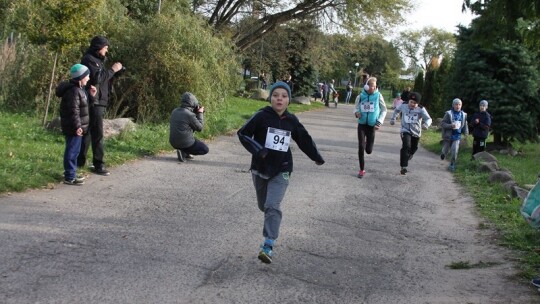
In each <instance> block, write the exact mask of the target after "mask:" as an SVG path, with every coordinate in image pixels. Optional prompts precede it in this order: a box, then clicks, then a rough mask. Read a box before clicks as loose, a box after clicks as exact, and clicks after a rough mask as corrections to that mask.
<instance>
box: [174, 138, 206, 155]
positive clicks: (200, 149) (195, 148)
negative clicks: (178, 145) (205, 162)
mask: <svg viewBox="0 0 540 304" xmlns="http://www.w3.org/2000/svg"><path fill="white" fill-rule="evenodd" d="M178 150H181V151H184V152H185V153H187V154H191V155H205V154H207V153H208V146H207V145H206V144H205V143H203V142H202V141H200V140H197V139H195V143H194V144H193V145H191V147H189V148H183V149H178Z"/></svg>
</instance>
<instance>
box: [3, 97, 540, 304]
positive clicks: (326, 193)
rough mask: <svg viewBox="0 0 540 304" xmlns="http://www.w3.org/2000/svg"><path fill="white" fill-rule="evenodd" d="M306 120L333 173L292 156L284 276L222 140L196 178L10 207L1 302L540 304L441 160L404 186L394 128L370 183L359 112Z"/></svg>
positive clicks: (131, 167)
mask: <svg viewBox="0 0 540 304" xmlns="http://www.w3.org/2000/svg"><path fill="white" fill-rule="evenodd" d="M299 117H300V119H301V121H302V122H303V123H304V124H305V125H306V127H307V128H308V130H309V131H310V133H311V134H312V136H313V137H314V139H315V140H316V142H317V144H318V146H319V148H320V150H321V151H322V154H323V156H324V157H325V159H326V164H325V165H323V166H316V165H315V164H314V163H313V162H312V161H311V160H309V159H308V158H307V157H306V156H305V155H304V154H302V153H301V151H300V150H299V149H298V148H297V147H296V146H293V147H292V149H293V150H294V151H293V154H294V157H295V169H296V170H295V172H294V173H293V174H292V178H291V183H290V187H289V190H288V193H287V195H286V199H285V201H284V203H283V208H284V219H283V222H282V230H281V237H280V239H279V240H278V244H277V246H276V248H275V249H276V255H275V258H274V263H272V264H271V265H266V264H262V263H260V262H259V261H258V260H257V258H256V255H257V252H258V246H259V244H260V242H261V241H262V236H261V232H262V219H263V216H262V213H261V212H260V211H259V210H258V209H257V207H256V203H255V193H254V190H253V187H252V184H251V177H250V173H249V172H248V168H249V160H250V157H249V155H248V153H247V152H246V151H245V150H244V148H243V147H242V146H241V145H240V143H239V142H238V139H237V137H236V135H234V136H222V137H219V138H217V139H215V140H213V141H212V142H210V143H209V146H210V153H209V154H208V155H206V156H203V157H197V158H196V159H195V160H193V161H189V162H187V163H182V164H180V163H177V162H176V159H175V154H174V153H169V154H164V155H159V156H156V157H151V158H147V159H144V160H141V161H136V162H133V163H129V164H126V165H124V166H120V167H117V168H113V169H112V174H111V176H109V177H101V176H97V175H91V176H89V178H88V179H87V182H86V184H85V185H84V186H82V187H75V186H68V185H63V184H59V185H57V187H56V188H55V189H52V190H35V191H29V192H26V193H21V194H13V195H9V196H3V197H0V244H2V246H0V260H1V261H2V263H0V303H17V304H19V303H381V304H382V303H384V304H388V303H490V304H491V303H505V304H506V303H539V302H540V297H539V296H538V293H537V291H536V290H535V289H533V288H532V287H530V286H529V285H528V284H526V283H524V282H520V281H519V278H516V277H515V273H516V270H515V269H514V268H513V265H512V264H511V262H510V261H512V257H511V256H510V255H509V253H508V252H507V251H505V250H504V249H503V248H501V247H497V246H494V245H492V244H490V241H489V240H490V239H491V238H492V236H493V234H492V232H491V231H489V230H485V229H479V223H480V222H481V221H482V220H481V219H479V218H478V216H477V215H476V214H475V211H474V206H473V202H472V200H471V198H470V197H469V196H468V195H467V194H466V193H464V192H463V189H461V188H460V187H459V186H458V185H457V184H456V183H454V182H453V179H452V175H451V174H450V173H449V172H447V171H446V170H445V168H446V163H445V162H443V161H441V160H439V158H438V155H435V154H433V153H430V152H427V151H425V150H423V149H420V150H419V151H418V152H417V154H416V155H415V156H414V159H413V160H412V161H411V164H410V173H409V174H407V175H406V176H402V175H400V174H399V160H398V153H399V148H400V146H401V143H400V140H399V135H398V127H397V126H390V125H389V124H388V123H386V124H385V125H384V126H383V128H382V129H381V130H380V131H379V132H378V133H377V138H376V143H375V149H374V153H373V154H372V155H369V156H367V161H366V162H367V165H366V176H365V178H363V179H358V178H356V173H357V171H358V161H357V156H356V153H357V152H356V146H357V139H356V125H355V120H354V119H353V117H352V106H340V107H339V108H337V109H334V108H328V109H323V110H320V111H312V112H309V113H302V114H300V115H299ZM164 140H166V139H164ZM59 166H60V165H59ZM456 262H469V263H471V264H475V263H480V262H483V263H487V264H490V265H491V266H490V267H486V268H473V269H463V270H452V269H450V268H448V265H450V264H452V263H456Z"/></svg>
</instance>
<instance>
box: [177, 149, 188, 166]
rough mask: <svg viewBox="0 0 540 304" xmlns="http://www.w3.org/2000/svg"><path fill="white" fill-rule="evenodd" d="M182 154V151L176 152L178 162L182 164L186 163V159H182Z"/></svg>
mask: <svg viewBox="0 0 540 304" xmlns="http://www.w3.org/2000/svg"><path fill="white" fill-rule="evenodd" d="M184 155H185V154H184V152H183V151H182V150H176V156H177V157H178V161H179V162H181V163H183V162H185V161H186V158H185V157H184Z"/></svg>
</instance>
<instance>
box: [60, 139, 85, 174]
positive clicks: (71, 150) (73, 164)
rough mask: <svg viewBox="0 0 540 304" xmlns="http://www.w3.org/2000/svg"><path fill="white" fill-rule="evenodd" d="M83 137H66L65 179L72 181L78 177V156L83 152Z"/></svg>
mask: <svg viewBox="0 0 540 304" xmlns="http://www.w3.org/2000/svg"><path fill="white" fill-rule="evenodd" d="M81 142H82V136H77V135H75V136H66V150H64V179H65V180H72V179H74V178H75V176H76V175H77V156H78V155H79V151H80V150H81Z"/></svg>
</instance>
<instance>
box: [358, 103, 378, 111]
mask: <svg viewBox="0 0 540 304" xmlns="http://www.w3.org/2000/svg"><path fill="white" fill-rule="evenodd" d="M360 106H361V107H362V112H375V105H374V104H373V103H371V102H363V103H362V104H361V105H360Z"/></svg>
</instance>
